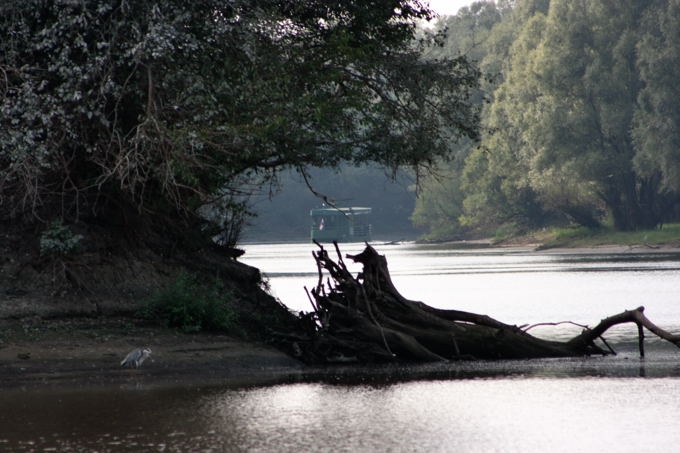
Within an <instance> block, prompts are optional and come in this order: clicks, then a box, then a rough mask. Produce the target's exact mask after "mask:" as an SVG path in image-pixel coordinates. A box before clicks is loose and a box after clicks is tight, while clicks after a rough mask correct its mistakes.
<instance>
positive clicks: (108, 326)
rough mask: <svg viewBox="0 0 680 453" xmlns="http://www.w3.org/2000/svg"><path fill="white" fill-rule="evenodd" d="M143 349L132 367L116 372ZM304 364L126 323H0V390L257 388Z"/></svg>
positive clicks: (250, 346)
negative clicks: (147, 353) (144, 354)
mask: <svg viewBox="0 0 680 453" xmlns="http://www.w3.org/2000/svg"><path fill="white" fill-rule="evenodd" d="M140 346H148V347H150V348H151V349H152V351H153V354H152V358H151V360H147V361H146V362H144V364H143V365H142V366H141V367H140V368H139V369H124V368H121V367H120V361H121V360H122V358H123V357H124V356H125V355H126V354H127V353H128V352H129V351H130V350H132V349H134V348H136V347H140ZM304 368H305V367H304V365H303V364H302V363H301V362H299V361H297V360H295V359H293V358H292V357H290V356H288V355H286V354H284V353H283V352H281V351H278V350H276V349H274V348H271V347H268V346H266V345H260V344H256V343H251V342H247V341H243V340H240V339H236V338H233V337H229V336H226V335H211V334H191V335H190V334H183V333H180V332H177V331H174V330H169V329H160V328H154V327H148V326H142V325H133V324H131V322H130V320H127V319H123V318H120V319H89V318H77V319H69V320H49V321H45V320H41V319H38V318H33V319H23V320H2V321H0V387H2V388H17V387H26V388H32V387H36V386H41V387H42V386H60V387H61V386H99V385H103V386H105V385H115V386H128V385H132V386H137V385H140V384H143V385H146V386H173V385H182V386H187V385H213V384H220V385H233V386H242V385H256V384H257V385H261V384H271V383H277V382H289V381H295V380H298V378H299V376H300V374H301V373H302V371H303V369H304Z"/></svg>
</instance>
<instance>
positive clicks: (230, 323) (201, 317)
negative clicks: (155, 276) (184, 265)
mask: <svg viewBox="0 0 680 453" xmlns="http://www.w3.org/2000/svg"><path fill="white" fill-rule="evenodd" d="M233 299H234V298H233V295H232V294H231V293H230V292H229V291H228V290H226V289H225V288H224V285H223V284H222V282H220V281H219V280H217V279H216V280H215V281H214V282H213V283H212V284H206V283H202V282H201V281H200V280H199V278H198V277H197V276H196V275H193V274H188V273H181V274H180V275H179V277H178V278H177V280H175V282H174V283H173V284H172V285H170V286H169V287H167V288H165V289H163V290H161V291H159V292H157V293H156V294H154V295H153V296H152V297H151V299H150V300H149V301H148V302H147V304H146V306H145V307H144V308H143V309H142V310H141V313H140V314H141V316H142V317H143V318H146V319H158V320H161V321H162V322H164V323H165V324H166V325H167V326H169V327H176V328H178V329H181V330H182V331H183V332H187V333H189V332H200V331H230V330H233V329H234V327H235V326H236V319H237V314H236V311H235V310H234V306H233Z"/></svg>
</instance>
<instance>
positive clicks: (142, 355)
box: [120, 348, 151, 368]
mask: <svg viewBox="0 0 680 453" xmlns="http://www.w3.org/2000/svg"><path fill="white" fill-rule="evenodd" d="M150 355H151V349H150V348H137V349H133V350H132V351H130V352H129V353H128V355H126V356H125V358H124V359H123V361H122V362H120V366H122V367H130V368H132V367H135V368H139V367H140V366H141V365H142V363H144V361H145V360H146V359H147V357H149V356H150Z"/></svg>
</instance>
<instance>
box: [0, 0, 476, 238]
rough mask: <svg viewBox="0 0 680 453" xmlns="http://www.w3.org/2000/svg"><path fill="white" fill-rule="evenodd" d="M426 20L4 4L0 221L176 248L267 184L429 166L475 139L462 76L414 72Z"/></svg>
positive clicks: (305, 7)
mask: <svg viewBox="0 0 680 453" xmlns="http://www.w3.org/2000/svg"><path fill="white" fill-rule="evenodd" d="M431 14H432V13H431V11H429V10H428V8H427V7H426V5H424V3H423V2H420V1H404V0H379V1H372V2H356V1H352V0H341V1H335V2H327V1H323V0H305V1H300V0H290V1H288V0H231V1H224V0H196V1H186V0H164V1H148V0H103V1H96V2H95V1H86V0H69V1H66V0H52V1H49V0H32V1H22V2H14V1H9V0H2V1H1V2H0V112H1V113H0V221H2V222H4V223H7V222H13V223H14V224H17V223H21V224H28V225H30V224H37V225H41V224H42V225H44V224H46V223H47V222H50V221H53V220H55V219H56V220H58V221H61V222H64V223H67V224H71V223H100V224H106V225H110V224H111V222H114V220H115V222H119V221H122V222H123V223H124V224H125V223H126V222H132V220H130V219H134V222H135V223H134V226H135V227H136V230H135V231H138V232H144V231H146V230H149V229H151V230H154V229H156V230H157V229H159V228H161V227H162V229H163V230H164V234H165V235H168V234H169V235H175V236H178V237H184V235H185V232H186V231H187V227H189V229H190V230H193V231H197V230H196V227H197V222H199V221H200V220H199V219H201V216H199V215H198V214H197V213H198V212H200V210H199V209H198V208H199V207H201V206H206V205H209V206H219V204H220V202H222V204H225V203H226V206H227V208H229V207H232V208H233V207H234V206H233V204H232V205H230V204H229V203H231V202H232V201H233V199H232V198H231V197H232V196H233V194H234V191H235V190H237V189H240V188H243V187H244V185H247V184H259V183H261V182H262V181H263V180H267V179H268V178H271V177H272V176H273V175H275V174H276V172H277V171H278V170H280V169H282V168H290V167H292V168H296V169H298V170H299V171H305V170H304V169H305V168H306V167H307V166H309V165H315V166H333V165H337V164H339V163H341V162H352V163H364V162H378V163H379V164H382V165H385V166H388V167H399V166H404V165H407V166H414V167H420V166H422V165H428V164H430V163H432V162H433V161H434V160H435V159H437V158H438V157H440V156H443V155H446V154H447V153H448V152H449V146H450V143H451V141H452V140H455V139H457V138H459V137H461V136H468V137H475V136H476V134H477V131H476V126H477V122H478V118H477V113H476V111H475V109H474V108H473V107H472V106H471V104H470V103H469V102H468V93H469V91H470V90H471V88H473V87H474V86H475V84H476V83H477V76H478V74H477V72H476V70H475V69H474V68H473V67H472V66H471V65H470V64H468V62H467V61H466V60H465V59H463V58H456V59H439V60H436V61H433V60H424V59H423V58H421V49H422V46H423V45H424V44H425V43H424V41H418V40H415V39H414V36H415V30H416V22H417V21H419V20H423V19H428V18H430V16H431ZM425 40H427V38H426V39H425ZM203 217H205V215H204V216H203ZM124 226H125V225H124ZM127 226H130V225H127ZM202 231H205V230H202ZM138 236H142V235H140V234H138ZM142 237H143V236H142Z"/></svg>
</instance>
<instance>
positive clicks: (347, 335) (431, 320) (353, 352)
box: [296, 243, 680, 363]
mask: <svg viewBox="0 0 680 453" xmlns="http://www.w3.org/2000/svg"><path fill="white" fill-rule="evenodd" d="M317 245H318V247H319V250H318V251H316V252H314V253H313V255H314V259H315V260H316V264H317V267H318V275H319V277H318V282H317V285H316V287H315V288H313V289H312V290H311V294H310V292H309V291H308V294H309V298H310V302H311V304H312V307H313V311H312V312H311V313H308V314H305V315H303V320H304V321H307V322H306V326H307V329H308V333H309V336H308V337H306V338H305V339H304V341H300V342H298V343H297V344H296V350H297V351H298V355H300V356H301V357H302V358H303V359H306V360H307V361H309V362H316V363H319V362H347V361H357V362H364V363H367V362H384V361H420V362H430V361H441V360H461V359H517V358H544V357H572V356H583V355H607V354H614V353H615V352H614V351H613V350H612V348H611V347H609V345H608V344H607V343H606V341H605V340H604V338H603V337H602V335H603V334H604V333H605V332H606V331H607V330H608V329H609V328H611V327H613V326H615V325H618V324H624V323H634V324H636V325H637V326H638V332H639V347H640V355H641V356H644V346H643V339H644V329H647V330H649V331H650V332H652V333H653V334H655V335H657V336H658V337H660V338H662V339H664V340H668V341H669V342H671V343H673V344H675V345H676V346H678V347H680V335H674V334H671V333H669V332H666V331H664V330H663V329H661V328H659V327H658V326H656V325H655V324H654V323H652V322H651V321H650V320H649V319H647V317H646V316H645V315H644V307H638V308H636V309H634V310H626V311H624V312H623V313H619V314H617V315H614V316H611V317H608V318H606V319H603V320H602V321H601V322H600V323H599V324H598V325H597V326H595V327H594V328H588V327H587V326H583V327H584V328H583V331H582V332H581V333H580V334H579V335H577V336H576V337H574V338H572V339H571V340H569V341H566V342H560V341H551V340H545V339H540V338H537V337H534V336H532V335H531V334H529V333H528V330H529V329H530V328H531V327H534V326H531V327H528V328H524V329H523V328H521V327H517V326H514V325H509V324H504V323H502V322H500V321H497V320H495V319H493V318H491V317H489V316H486V315H479V314H475V313H469V312H464V311H458V310H442V309H437V308H433V307H430V306H428V305H426V304H424V303H422V302H416V301H411V300H408V299H406V298H404V297H403V296H402V295H401V294H400V293H399V291H398V290H397V289H396V288H395V286H394V284H393V283H392V279H391V277H390V274H389V271H388V268H387V260H386V258H385V257H384V256H382V255H379V254H378V253H377V252H376V250H375V249H374V248H373V247H371V246H369V245H368V244H367V246H366V248H365V249H364V251H363V252H361V253H360V254H358V255H347V256H346V258H347V259H351V260H353V261H354V262H357V263H361V264H362V265H363V272H361V273H360V274H358V275H357V276H356V277H355V276H353V275H352V274H351V272H350V271H349V270H348V269H347V267H346V265H345V262H344V261H343V257H342V254H341V253H340V249H339V247H338V245H337V244H334V247H335V253H336V256H337V258H336V259H335V260H334V259H333V258H331V256H330V255H329V253H328V251H327V250H326V249H325V248H324V247H323V246H322V245H321V244H318V243H317ZM326 274H327V275H326ZM324 280H325V281H324ZM301 340H302V339H301ZM597 343H600V344H601V346H600V345H598V344H597Z"/></svg>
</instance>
